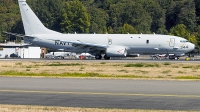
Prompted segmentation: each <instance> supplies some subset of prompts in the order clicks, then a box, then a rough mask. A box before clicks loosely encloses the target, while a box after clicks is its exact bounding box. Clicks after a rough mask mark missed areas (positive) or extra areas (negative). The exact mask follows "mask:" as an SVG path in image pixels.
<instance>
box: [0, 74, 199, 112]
mask: <svg viewBox="0 0 200 112" xmlns="http://www.w3.org/2000/svg"><path fill="white" fill-rule="evenodd" d="M0 96H1V97H0V104H14V105H43V106H66V107H88V108H122V109H159V110H200V82H199V81H163V80H129V79H125V80H122V79H74V78H22V77H0Z"/></svg>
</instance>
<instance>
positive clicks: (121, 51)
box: [106, 46, 127, 57]
mask: <svg viewBox="0 0 200 112" xmlns="http://www.w3.org/2000/svg"><path fill="white" fill-rule="evenodd" d="M126 55H127V50H126V48H125V47H123V46H110V47H108V48H107V50H106V56H107V57H126Z"/></svg>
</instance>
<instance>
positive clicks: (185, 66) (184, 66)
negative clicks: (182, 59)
mask: <svg viewBox="0 0 200 112" xmlns="http://www.w3.org/2000/svg"><path fill="white" fill-rule="evenodd" d="M182 68H192V66H183V67H182Z"/></svg>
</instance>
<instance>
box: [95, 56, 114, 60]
mask: <svg viewBox="0 0 200 112" xmlns="http://www.w3.org/2000/svg"><path fill="white" fill-rule="evenodd" d="M101 58H102V56H101V55H96V56H95V59H97V60H100V59H101ZM104 59H105V60H109V59H111V58H110V57H108V56H106V55H104Z"/></svg>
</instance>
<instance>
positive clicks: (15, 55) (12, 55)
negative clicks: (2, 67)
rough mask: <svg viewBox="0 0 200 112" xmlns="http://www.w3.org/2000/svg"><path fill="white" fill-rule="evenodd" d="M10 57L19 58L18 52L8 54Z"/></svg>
mask: <svg viewBox="0 0 200 112" xmlns="http://www.w3.org/2000/svg"><path fill="white" fill-rule="evenodd" d="M10 58H21V57H20V56H19V55H18V54H15V53H12V54H10Z"/></svg>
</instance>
